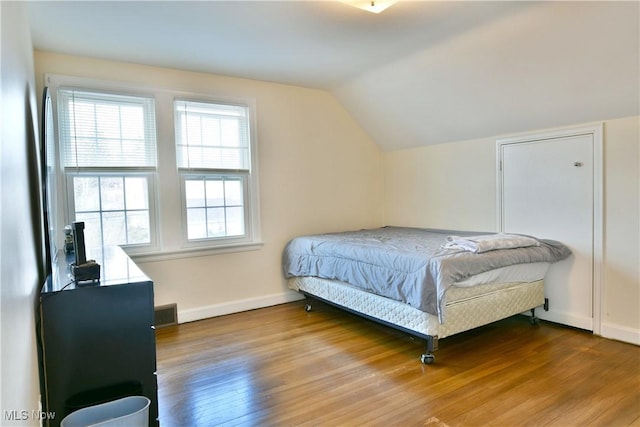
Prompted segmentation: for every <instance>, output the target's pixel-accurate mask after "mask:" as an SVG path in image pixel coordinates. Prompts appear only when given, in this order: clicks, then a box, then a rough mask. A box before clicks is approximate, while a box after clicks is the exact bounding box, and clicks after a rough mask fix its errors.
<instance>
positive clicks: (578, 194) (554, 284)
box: [498, 133, 599, 331]
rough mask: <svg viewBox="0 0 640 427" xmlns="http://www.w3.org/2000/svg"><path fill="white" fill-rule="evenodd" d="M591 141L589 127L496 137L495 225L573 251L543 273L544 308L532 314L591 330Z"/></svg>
mask: <svg viewBox="0 0 640 427" xmlns="http://www.w3.org/2000/svg"><path fill="white" fill-rule="evenodd" d="M594 147H595V144H594V134H593V133H586V134H578V135H566V136H558V137H545V138H540V139H532V140H528V141H527V140H519V141H516V142H512V143H505V142H501V141H499V142H498V148H499V156H500V159H499V160H500V161H501V165H502V166H501V169H502V170H501V174H500V176H499V190H500V194H499V198H500V203H499V205H500V209H501V212H500V215H499V217H500V224H499V227H500V229H501V231H503V232H507V233H523V234H530V235H533V236H536V237H539V238H544V239H553V240H558V241H560V242H562V243H564V244H566V245H567V246H569V247H570V248H571V251H572V252H573V254H572V255H571V257H570V258H569V259H567V260H564V261H561V262H558V263H556V264H553V265H552V267H551V268H550V270H549V272H548V273H547V276H546V277H545V295H546V297H547V298H548V299H549V311H548V312H545V311H543V310H537V311H536V314H537V315H538V317H540V318H541V319H546V320H550V321H553V322H557V323H563V324H566V325H571V326H575V327H578V328H582V329H587V330H591V331H593V330H594V223H595V222H596V221H595V220H596V217H595V213H594V212H595V206H596V204H597V203H596V201H595V199H594V179H595V177H596V174H595V173H594V172H595V170H596V168H595V162H594V160H595V159H594V157H596V156H594V152H595V151H594ZM598 296H599V294H598ZM598 314H599V313H598Z"/></svg>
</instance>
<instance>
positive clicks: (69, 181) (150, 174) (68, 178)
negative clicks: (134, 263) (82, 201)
mask: <svg viewBox="0 0 640 427" xmlns="http://www.w3.org/2000/svg"><path fill="white" fill-rule="evenodd" d="M63 174H64V177H65V188H66V193H67V209H68V212H69V216H68V217H69V219H71V218H74V220H76V219H75V218H76V209H75V207H76V206H75V205H76V201H75V191H74V190H75V188H74V184H73V179H74V178H76V177H100V178H102V177H124V178H127V177H134V178H140V177H144V178H146V180H147V206H148V209H149V243H130V244H119V245H118V246H121V247H122V248H124V249H126V250H127V253H132V254H135V253H142V252H148V251H149V250H150V249H156V248H157V247H158V221H157V209H156V200H155V199H156V198H155V194H156V182H155V181H156V172H155V171H152V170H134V169H132V168H123V169H121V170H113V169H111V168H109V169H108V170H107V169H97V168H85V169H84V170H78V171H76V170H73V171H64V170H63ZM125 199H126V195H125ZM123 211H124V212H127V210H126V209H123ZM96 212H100V215H101V216H102V213H103V212H109V210H102V209H100V210H99V211H96ZM102 232H103V229H101V230H100V234H101V236H102V241H103V244H104V235H103V233H102Z"/></svg>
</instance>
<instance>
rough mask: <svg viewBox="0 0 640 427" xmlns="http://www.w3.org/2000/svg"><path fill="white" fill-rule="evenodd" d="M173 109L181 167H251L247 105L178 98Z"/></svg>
mask: <svg viewBox="0 0 640 427" xmlns="http://www.w3.org/2000/svg"><path fill="white" fill-rule="evenodd" d="M174 111H175V120H176V151H177V153H176V154H177V162H178V167H179V168H181V169H200V170H222V171H224V170H233V171H249V169H250V152H249V146H250V145H249V126H248V108H247V107H246V106H240V105H227V104H216V103H205V102H197V101H187V100H176V101H175V103H174Z"/></svg>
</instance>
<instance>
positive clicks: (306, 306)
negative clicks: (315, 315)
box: [304, 303, 313, 313]
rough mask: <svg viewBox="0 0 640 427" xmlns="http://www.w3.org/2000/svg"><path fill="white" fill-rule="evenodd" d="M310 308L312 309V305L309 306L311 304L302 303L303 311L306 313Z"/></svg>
mask: <svg viewBox="0 0 640 427" xmlns="http://www.w3.org/2000/svg"><path fill="white" fill-rule="evenodd" d="M311 310H313V307H311V304H308V303H307V304H305V305H304V311H306V312H307V313H308V312H310V311H311Z"/></svg>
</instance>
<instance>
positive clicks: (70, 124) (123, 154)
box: [58, 89, 157, 168]
mask: <svg viewBox="0 0 640 427" xmlns="http://www.w3.org/2000/svg"><path fill="white" fill-rule="evenodd" d="M58 114H59V116H60V117H59V119H58V123H59V126H60V129H59V134H60V142H61V145H62V163H63V167H65V168H91V167H100V168H113V167H118V168H122V167H125V168H126V167H135V168H141V167H142V168H153V167H155V166H156V157H157V155H156V131H155V104H154V99H153V98H150V97H140V96H129V95H120V94H111V93H103V92H91V91H86V90H78V89H60V90H59V91H58Z"/></svg>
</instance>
